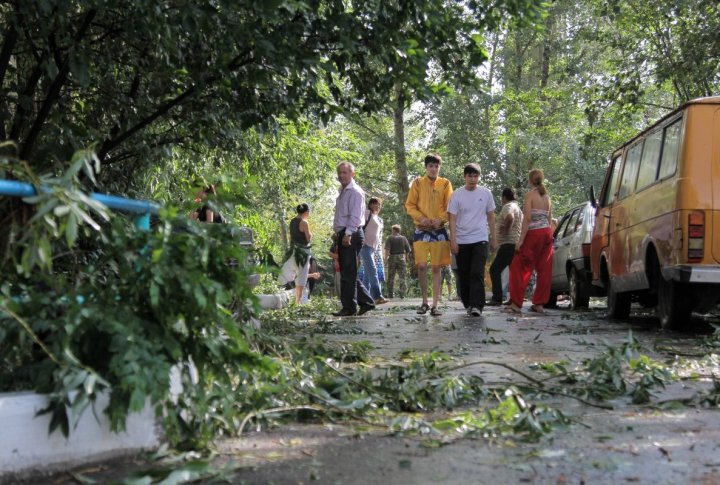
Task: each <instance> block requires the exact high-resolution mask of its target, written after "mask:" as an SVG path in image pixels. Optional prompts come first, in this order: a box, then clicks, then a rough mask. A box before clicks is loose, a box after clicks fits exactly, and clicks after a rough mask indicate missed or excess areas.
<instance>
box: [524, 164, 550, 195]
mask: <svg viewBox="0 0 720 485" xmlns="http://www.w3.org/2000/svg"><path fill="white" fill-rule="evenodd" d="M528 178H529V179H530V183H531V184H533V185H534V186H535V187H537V189H538V193H539V194H540V195H545V194H547V189H546V188H545V184H544V183H543V182H544V181H545V174H544V173H543V171H542V170H540V169H539V168H534V169H532V170H530V176H529V177H528Z"/></svg>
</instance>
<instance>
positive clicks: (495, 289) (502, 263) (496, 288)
mask: <svg viewBox="0 0 720 485" xmlns="http://www.w3.org/2000/svg"><path fill="white" fill-rule="evenodd" d="M514 255H515V245H514V244H501V245H500V248H498V251H497V254H495V259H494V260H493V262H492V264H491V265H490V281H492V299H493V301H502V299H503V294H502V272H503V270H504V269H505V268H507V267H508V266H510V263H512V260H513V256H514Z"/></svg>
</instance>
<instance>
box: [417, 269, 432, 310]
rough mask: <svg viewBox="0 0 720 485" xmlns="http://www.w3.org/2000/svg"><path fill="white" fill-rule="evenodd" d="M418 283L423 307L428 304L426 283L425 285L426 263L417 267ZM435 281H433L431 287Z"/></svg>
mask: <svg viewBox="0 0 720 485" xmlns="http://www.w3.org/2000/svg"><path fill="white" fill-rule="evenodd" d="M417 275H418V281H419V282H420V293H421V294H422V302H423V305H427V304H428V283H427V263H425V264H418V265H417ZM434 286H435V281H434V280H433V287H434Z"/></svg>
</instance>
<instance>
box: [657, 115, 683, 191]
mask: <svg viewBox="0 0 720 485" xmlns="http://www.w3.org/2000/svg"><path fill="white" fill-rule="evenodd" d="M681 121H682V118H680V119H679V120H677V121H676V122H674V123H673V124H672V125H668V126H666V127H665V138H664V140H663V150H662V160H661V161H660V174H659V175H658V178H660V179H664V178H665V177H667V176H670V175H672V174H674V173H675V169H676V168H677V159H678V150H679V148H680V128H681V127H682V124H681V123H680V122H681Z"/></svg>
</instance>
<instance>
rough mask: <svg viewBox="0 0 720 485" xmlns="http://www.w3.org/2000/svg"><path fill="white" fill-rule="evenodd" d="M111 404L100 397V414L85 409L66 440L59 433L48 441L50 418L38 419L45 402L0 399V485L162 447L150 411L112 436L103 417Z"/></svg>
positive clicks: (26, 396) (30, 396) (19, 395)
mask: <svg viewBox="0 0 720 485" xmlns="http://www.w3.org/2000/svg"><path fill="white" fill-rule="evenodd" d="M107 403H108V396H107V395H100V396H98V399H97V402H96V404H95V410H96V413H93V411H92V409H91V408H88V409H86V410H85V412H84V413H83V414H82V416H81V417H80V420H79V422H78V425H77V427H76V428H74V429H73V428H71V429H70V436H69V437H68V439H65V437H64V436H63V435H62V433H61V432H60V431H59V430H56V431H55V432H54V433H53V434H51V435H48V429H49V428H48V426H49V424H50V415H47V414H46V415H42V416H37V417H36V416H35V413H36V412H37V411H39V410H40V409H43V408H44V407H45V406H46V405H47V398H46V397H45V396H43V395H40V394H36V393H34V392H12V393H4V394H0V482H2V481H3V479H5V478H8V477H9V476H11V475H15V474H27V473H30V472H32V473H33V474H34V473H37V472H43V471H50V470H64V469H69V468H72V467H75V466H78V465H81V464H83V463H88V462H92V461H97V460H99V459H103V458H107V457H110V456H113V457H116V456H118V455H123V454H130V453H133V452H138V451H141V450H150V449H155V448H157V447H158V446H160V433H159V429H158V428H157V427H156V426H155V415H154V413H153V411H152V409H151V407H150V406H149V405H147V406H145V409H143V411H142V412H140V413H133V414H131V415H129V416H128V419H127V425H126V430H125V432H121V433H113V432H111V431H110V422H109V420H108V419H107V417H106V416H105V415H104V414H103V412H102V410H103V409H105V407H106V406H107ZM96 415H97V418H96Z"/></svg>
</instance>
